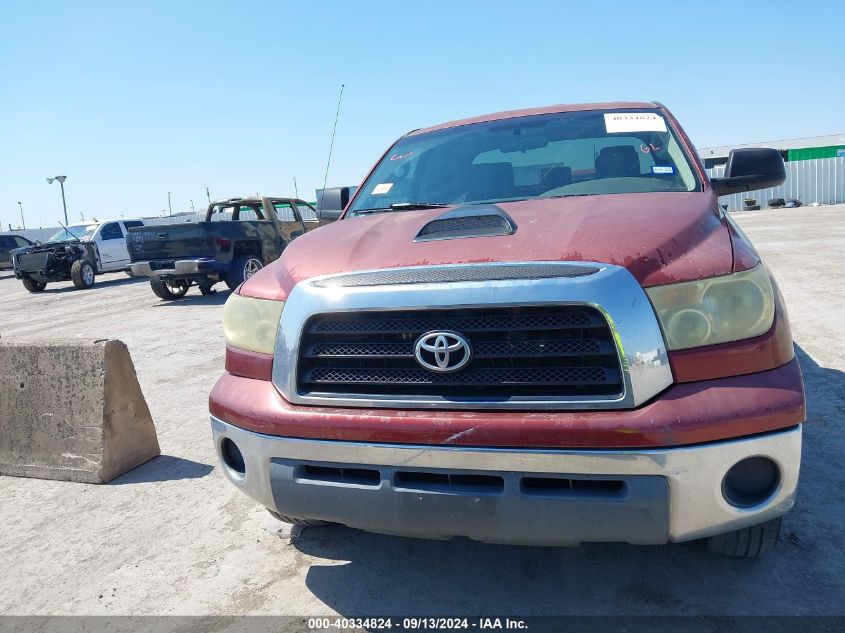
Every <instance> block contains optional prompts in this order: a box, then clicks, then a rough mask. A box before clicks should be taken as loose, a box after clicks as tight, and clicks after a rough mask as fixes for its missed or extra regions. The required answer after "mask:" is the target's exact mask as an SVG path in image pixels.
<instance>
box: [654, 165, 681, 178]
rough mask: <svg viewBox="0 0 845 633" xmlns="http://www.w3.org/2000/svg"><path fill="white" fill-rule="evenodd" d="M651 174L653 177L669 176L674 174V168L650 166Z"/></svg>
mask: <svg viewBox="0 0 845 633" xmlns="http://www.w3.org/2000/svg"><path fill="white" fill-rule="evenodd" d="M651 173H652V174H654V175H655V176H671V175H672V174H674V173H675V168H674V167H672V166H671V165H652V167H651Z"/></svg>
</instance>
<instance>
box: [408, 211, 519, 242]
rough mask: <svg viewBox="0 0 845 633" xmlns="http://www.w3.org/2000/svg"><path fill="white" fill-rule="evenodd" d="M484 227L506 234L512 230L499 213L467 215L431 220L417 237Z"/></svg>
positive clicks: (482, 228)
mask: <svg viewBox="0 0 845 633" xmlns="http://www.w3.org/2000/svg"><path fill="white" fill-rule="evenodd" d="M484 229H486V230H487V231H490V230H492V231H495V232H496V233H504V234H507V233H510V232H511V231H512V230H513V227H512V226H511V223H510V222H508V221H507V219H506V218H503V217H502V216H501V215H467V216H464V217H457V218H442V219H439V220H432V221H431V222H429V223H428V224H426V225H425V226H424V227H422V228H421V229H420V232H419V233H417V237H434V236H436V235H437V234H442V233H452V232H456V231H473V230H484Z"/></svg>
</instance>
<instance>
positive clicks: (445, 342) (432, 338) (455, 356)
mask: <svg viewBox="0 0 845 633" xmlns="http://www.w3.org/2000/svg"><path fill="white" fill-rule="evenodd" d="M414 356H416V358H417V362H418V363H419V364H420V365H422V366H423V367H425V368H426V369H429V370H431V371H436V372H441V373H444V372H449V371H457V370H459V369H461V368H462V367H464V366H465V365H466V364H467V363H468V362H469V360H470V358H472V348H471V347H470V345H469V341H468V340H466V339H465V338H464V337H463V336H461V335H460V334H458V333H457V332H426V333H425V334H423V335H422V336H421V337H419V338H418V339H417V343H416V345H415V346H414Z"/></svg>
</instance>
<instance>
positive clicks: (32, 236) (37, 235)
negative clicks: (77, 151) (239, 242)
mask: <svg viewBox="0 0 845 633" xmlns="http://www.w3.org/2000/svg"><path fill="white" fill-rule="evenodd" d="M203 220H205V212H204V211H203V212H202V213H181V214H179V215H173V216H167V215H166V216H164V217H160V218H144V224H147V225H152V226H155V225H160V224H178V223H180V222H202V221H203ZM92 222H93V220H92ZM72 224H73V225H79V224H85V222H84V221H80V222H73V223H72ZM61 229H62V227H60V226H54V227H50V228H46V229H20V230H18V231H0V235H9V234H14V235H23V236H24V237H25V238H27V239H29V240H32V241H33V242H35V241H40V242H46V241H47V239H49V238H50V236H51V235H55V234H56V233H58V232H59V231H60V230H61Z"/></svg>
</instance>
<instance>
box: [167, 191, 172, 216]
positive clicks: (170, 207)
mask: <svg viewBox="0 0 845 633" xmlns="http://www.w3.org/2000/svg"><path fill="white" fill-rule="evenodd" d="M167 208H168V209H169V210H170V215H173V207H172V206H170V192H169V191H168V192H167Z"/></svg>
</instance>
